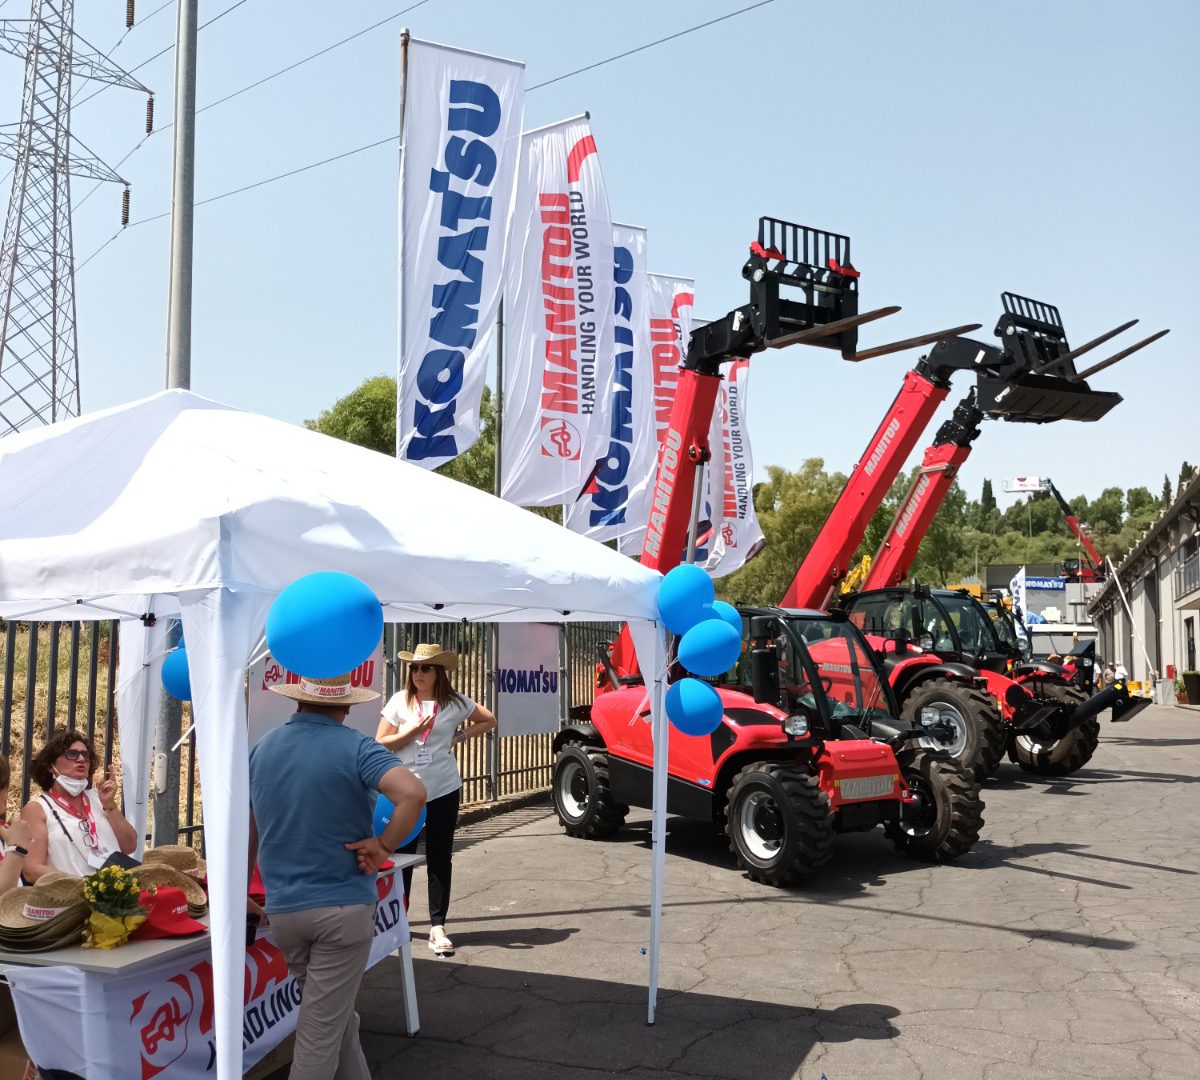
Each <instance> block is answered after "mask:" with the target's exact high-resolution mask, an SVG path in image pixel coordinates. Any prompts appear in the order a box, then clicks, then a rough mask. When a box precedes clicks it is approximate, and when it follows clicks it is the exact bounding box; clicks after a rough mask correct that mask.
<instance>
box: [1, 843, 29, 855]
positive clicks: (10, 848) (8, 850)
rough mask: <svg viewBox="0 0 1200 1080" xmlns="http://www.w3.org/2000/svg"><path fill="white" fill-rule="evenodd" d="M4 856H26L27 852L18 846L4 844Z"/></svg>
mask: <svg viewBox="0 0 1200 1080" xmlns="http://www.w3.org/2000/svg"><path fill="white" fill-rule="evenodd" d="M4 854H5V855H28V854H29V852H28V851H26V850H25V849H24V848H23V847H21V845H20V844H6V845H5V847H4Z"/></svg>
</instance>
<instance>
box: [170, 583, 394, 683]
mask: <svg viewBox="0 0 1200 1080" xmlns="http://www.w3.org/2000/svg"><path fill="white" fill-rule="evenodd" d="M382 634H383V608H382V607H381V606H380V604H379V598H378V597H376V595H375V594H374V593H373V592H372V591H371V589H370V587H369V586H367V585H366V584H365V583H364V582H362V581H359V579H358V578H356V577H353V576H352V575H350V574H342V573H337V572H333V571H325V572H321V573H316V574H305V575H304V577H302V578H297V579H296V580H295V581H293V582H292V583H291V584H290V585H289V586H288V587H287V588H286V589H284V590H283V592H281V593H280V594H279V595H278V596H277V597H276V598H275V602H274V603H273V604H272V605H271V610H270V611H269V612H268V613H267V648H269V649H270V650H271V655H272V656H274V657H275V659H276V660H278V661H279V663H281V664H282V665H283V666H284V667H285V668H287V670H288V671H291V672H293V673H294V674H296V675H303V676H304V677H305V678H308V679H332V678H336V677H337V676H338V675H345V674H346V672H348V671H353V670H354V669H355V668H356V667H358V665H359V664H361V663H362V662H363V661H364V660H366V659H367V658H368V657H369V656H370V655H371V654H372V653H373V652H374V651H375V647H376V646H377V645H378V644H379V638H380V636H381V635H382ZM162 680H163V686H164V687H165V688H166V690H167V693H169V694H171V695H172V696H173V697H177V698H179V699H180V700H181V701H188V700H190V699H191V696H192V690H191V684H190V679H189V677H188V664H187V652H186V651H185V650H184V649H182V648H179V649H175V650H174V651H172V652H170V653H168V654H167V658H166V659H165V660H164V661H163V668H162Z"/></svg>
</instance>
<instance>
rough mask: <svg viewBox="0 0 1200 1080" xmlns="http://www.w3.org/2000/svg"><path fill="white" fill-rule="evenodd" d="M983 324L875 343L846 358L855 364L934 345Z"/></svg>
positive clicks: (972, 331) (969, 332) (972, 324)
mask: <svg viewBox="0 0 1200 1080" xmlns="http://www.w3.org/2000/svg"><path fill="white" fill-rule="evenodd" d="M981 325H982V323H967V324H966V325H965V326H955V327H952V328H951V329H949V330H938V331H937V332H936V333H933V334H921V335H920V336H919V337H910V338H905V339H904V340H903V341H893V342H890V343H889V344H887V345H875V346H874V347H872V348H870V349H863V351H862V352H857V353H855V354H854V355H853V356H848V357H846V359H847V360H849V361H851V362H852V363H855V364H857V363H858V362H859V361H860V360H874V359H875V357H877V356H888V355H890V354H891V353H897V352H904V350H905V349H915V348H916V347H917V346H918V345H932V344H934V343H935V342H938V341H945V340H946V339H947V338H955V337H961V336H962V335H963V334H973V333H974V332H975V331H976V330H978V329H979V328H980V326H981Z"/></svg>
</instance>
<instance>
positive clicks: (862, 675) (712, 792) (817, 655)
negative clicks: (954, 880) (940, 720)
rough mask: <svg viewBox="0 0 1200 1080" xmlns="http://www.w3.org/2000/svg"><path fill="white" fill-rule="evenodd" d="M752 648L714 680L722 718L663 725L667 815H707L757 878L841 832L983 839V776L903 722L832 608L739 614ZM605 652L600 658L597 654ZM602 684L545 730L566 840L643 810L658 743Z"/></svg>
mask: <svg viewBox="0 0 1200 1080" xmlns="http://www.w3.org/2000/svg"><path fill="white" fill-rule="evenodd" d="M741 613H742V616H743V624H744V627H745V631H744V633H745V640H746V644H747V646H748V648H747V649H745V650H744V651H743V660H742V661H740V662H739V664H738V666H737V667H736V668H735V669H734V670H733V671H732V672H730V673H728V674H727V675H726V676H725V677H723V678H721V679H720V680H718V682H717V693H718V694H719V695H720V698H721V701H722V703H723V705H724V717H723V719H722V722H721V726H720V727H718V728H717V730H716V731H714V732H713V733H712V734H711V735H709V736H688V735H683V734H681V733H679V732H678V731H672V732H671V738H670V744H669V752H668V773H669V778H668V781H667V811H668V813H672V814H678V815H681V816H683V817H687V818H692V819H695V820H700V821H711V822H713V823H714V824H715V825H716V826H717V827H718V828H720V829H721V830H722V831H723V832H724V833H725V834H726V835H727V836H728V838H729V844H730V847H731V848H732V850H733V853H734V856H735V858H736V859H737V862H738V865H739V866H740V867H741V868H742V869H743V870H744V871H745V872H746V873H747V874H748V875H749V876H750V877H752V878H754V879H755V880H757V881H762V882H765V883H767V884H771V885H787V884H790V883H792V882H794V881H796V880H798V879H800V878H803V877H806V876H807V875H809V874H811V873H812V872H813V871H814V870H816V869H818V868H819V867H820V866H822V865H823V864H824V863H826V862H828V860H829V858H830V857H831V856H832V854H833V848H834V838H835V836H836V835H837V834H838V833H839V832H856V831H865V830H870V829H874V828H875V827H876V826H880V825H881V826H883V829H884V832H885V833H886V835H887V836H888V837H890V838H891V839H892V841H893V842H894V844H895V845H896V847H897V849H899V850H900V851H903V852H905V853H906V854H908V855H911V856H912V857H914V858H918V859H925V860H931V861H936V862H947V861H949V860H951V859H955V858H957V857H958V856H959V855H962V854H963V853H964V852H965V851H967V850H969V849H970V847H971V846H972V845H973V844H974V843H975V841H976V840H977V839H978V838H979V830H980V828H981V826H982V825H983V801H982V799H981V798H980V796H979V785H978V783H977V782H976V781H975V779H974V778H973V777H972V776H971V775H970V774H969V773H968V772H967V771H965V770H964V769H963V768H962V766H961V765H960V764H959V763H958V762H957V761H955V760H954V759H953V758H951V757H949V756H948V755H946V754H944V753H941V752H940V751H937V750H930V749H926V748H923V747H922V746H921V745H920V744H921V743H922V742H923V741H925V740H927V739H929V738H930V737H931V736H935V735H937V734H938V733H937V732H931V731H930V730H929V729H928V728H921V727H920V726H913V725H911V724H909V723H907V722H906V721H903V720H900V719H898V718H897V714H896V705H895V701H894V699H893V698H892V694H891V690H890V689H889V687H888V682H887V677H886V675H885V674H884V671H883V668H882V667H881V665H880V663H879V659H878V657H877V656H876V655H875V653H874V651H873V650H872V649H871V648H870V647H869V645H868V644H867V642H866V640H865V639H864V638H863V636H862V634H860V633H859V631H858V630H857V628H856V627H855V626H854V625H853V623H851V622H850V621H849V620H848V619H847V618H846V617H845V615H843V614H841V613H839V612H832V613H829V612H817V611H784V610H782V609H771V608H745V609H741ZM605 659H607V654H605ZM608 670H609V673H610V676H611V680H612V683H611V685H610V688H609V690H608V692H606V693H603V694H600V695H598V696H597V698H596V701H595V702H594V703H593V704H592V705H591V706H590V707H585V708H583V709H581V710H580V712H579V717H578V719H577V720H575V722H573V723H571V725H570V726H569V727H567V728H566V729H564V730H563V731H560V732H559V733H558V735H556V736H555V740H554V747H555V751H556V754H557V756H556V758H555V764H554V779H553V792H554V807H555V810H556V811H557V813H558V819H559V821H560V822H561V823H562V825H563V828H565V829H566V831H567V833H568V834H569V835H571V836H578V837H583V838H585V839H598V838H601V837H605V836H609V835H611V834H612V833H614V832H616V831H617V830H618V829H619V828H620V827H621V825H622V824H623V823H624V820H625V816H626V814H627V813H628V812H629V808H630V806H644V807H648V806H650V800H651V766H652V763H653V758H654V746H653V743H652V742H651V738H650V725H649V723H648V719H649V705H648V702H647V696H646V691H645V688H644V686H642V685H641V684H640V682H638V683H635V684H631V685H622V683H621V680H620V679H619V677H618V676H617V675H616V673H615V672H614V671H612V670H611V668H609V669H608Z"/></svg>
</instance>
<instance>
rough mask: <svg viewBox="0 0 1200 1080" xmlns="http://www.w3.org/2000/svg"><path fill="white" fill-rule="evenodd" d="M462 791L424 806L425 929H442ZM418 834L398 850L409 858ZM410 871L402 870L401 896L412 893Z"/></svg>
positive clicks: (407, 869)
mask: <svg viewBox="0 0 1200 1080" xmlns="http://www.w3.org/2000/svg"><path fill="white" fill-rule="evenodd" d="M461 799H462V788H458V789H456V790H455V791H452V792H450V794H449V795H439V796H438V797H437V798H436V799H430V800H429V802H427V803H426V804H425V828H424V829H423V830H422V832H423V833H424V834H425V870H426V873H427V875H428V877H429V925H430V926H445V925H446V913H447V912H448V911H449V910H450V876H451V872H452V869H453V862H454V829H455V826H456V825H457V824H458V804H459V802H460V801H461ZM420 839H421V836H420V834H418V835H417V837H416V839H414V840H412V841H411V842H410V843H408V844H405V845H404V847H402V848H401V849H400V850H401V851H402V852H403V853H404V854H405V855H411V854H412V853H413V852H414V851H416V850H417V843H418V841H419V840H420ZM412 873H413V872H412V867H411V866H409V867H406V868H405V870H404V893H405V895H406V896H407V895H409V894H410V892H411V889H412Z"/></svg>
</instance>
